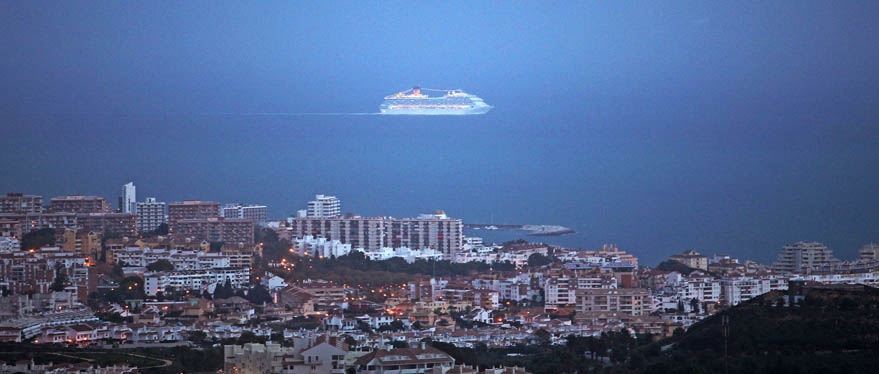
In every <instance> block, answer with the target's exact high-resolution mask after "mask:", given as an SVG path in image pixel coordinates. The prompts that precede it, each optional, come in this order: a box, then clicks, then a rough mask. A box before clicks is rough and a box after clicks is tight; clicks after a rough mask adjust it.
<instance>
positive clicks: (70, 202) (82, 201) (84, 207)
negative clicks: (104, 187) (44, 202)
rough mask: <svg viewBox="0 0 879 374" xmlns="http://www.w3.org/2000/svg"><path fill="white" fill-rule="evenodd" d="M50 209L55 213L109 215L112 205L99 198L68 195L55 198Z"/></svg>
mask: <svg viewBox="0 0 879 374" xmlns="http://www.w3.org/2000/svg"><path fill="white" fill-rule="evenodd" d="M49 208H50V209H51V210H52V211H54V212H67V213H109V212H110V203H109V202H107V199H105V198H103V197H99V196H82V195H68V196H59V197H53V198H52V199H51V200H50V205H49Z"/></svg>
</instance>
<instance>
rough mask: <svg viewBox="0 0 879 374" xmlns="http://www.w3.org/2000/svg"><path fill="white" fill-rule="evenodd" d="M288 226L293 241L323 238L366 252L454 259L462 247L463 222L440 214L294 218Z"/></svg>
mask: <svg viewBox="0 0 879 374" xmlns="http://www.w3.org/2000/svg"><path fill="white" fill-rule="evenodd" d="M289 224H290V226H291V230H292V232H293V236H295V237H297V238H304V237H305V236H307V235H311V236H314V237H324V238H326V239H327V240H338V241H340V242H342V243H343V244H351V247H352V248H363V249H366V250H369V251H375V250H378V249H380V248H383V247H390V248H399V247H407V248H410V249H415V250H421V249H433V250H436V251H438V252H441V253H442V254H443V255H445V256H446V258H455V255H456V254H457V253H458V252H460V251H461V250H462V248H463V246H464V241H463V223H462V222H461V220H460V219H455V218H449V217H448V216H446V214H445V213H443V212H442V211H438V212H436V213H434V214H422V215H420V216H419V217H418V218H393V217H374V218H363V217H356V216H355V217H331V218H307V217H305V218H303V217H296V218H292V219H290V220H289Z"/></svg>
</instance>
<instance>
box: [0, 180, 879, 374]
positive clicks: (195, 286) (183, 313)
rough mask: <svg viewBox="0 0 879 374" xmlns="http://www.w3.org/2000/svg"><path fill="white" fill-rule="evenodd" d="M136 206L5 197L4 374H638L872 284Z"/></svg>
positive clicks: (395, 221)
mask: <svg viewBox="0 0 879 374" xmlns="http://www.w3.org/2000/svg"><path fill="white" fill-rule="evenodd" d="M135 191H136V190H135V185H134V184H133V183H127V184H125V185H123V186H122V189H121V194H120V196H119V197H118V203H117V204H115V205H116V208H113V207H112V205H113V204H111V203H110V201H109V200H108V199H107V198H105V197H100V196H86V195H70V196H58V197H52V198H50V199H48V201H47V200H46V199H45V198H44V197H43V196H37V195H28V194H22V193H8V194H6V196H2V197H0V289H2V298H0V342H2V344H4V349H2V351H4V352H9V353H0V357H2V358H3V361H2V363H0V373H18V372H21V373H59V374H60V373H74V372H75V373H104V374H111V373H135V372H146V373H150V372H179V371H187V372H199V371H200V372H224V373H239V374H244V373H291V374H383V373H389V372H393V373H401V374H464V373H468V374H476V373H485V374H524V373H535V372H537V371H539V372H540V373H543V372H548V371H545V370H544V369H539V370H535V368H536V367H538V366H536V365H535V361H534V360H535V359H534V357H539V356H535V355H536V354H537V353H534V352H531V351H529V349H532V348H527V347H549V348H546V349H549V350H550V351H551V350H552V349H556V348H553V347H569V348H570V349H575V348H572V347H580V346H582V347H587V346H588V348H583V351H582V352H586V353H585V354H586V356H583V357H587V356H588V359H589V360H591V361H589V362H595V363H598V364H601V365H611V366H612V365H615V364H621V363H627V364H626V365H635V361H637V360H639V358H638V356H637V355H633V352H634V351H633V350H632V348H625V350H621V349H622V348H619V347H620V346H623V347H629V346H632V347H634V346H639V345H643V344H649V343H650V342H657V341H662V339H667V338H673V337H676V336H682V334H684V333H686V332H687V331H688V330H689V329H690V328H691V327H693V326H694V325H697V324H698V323H699V322H700V321H703V320H706V319H707V318H710V317H712V316H713V315H718V314H723V313H725V311H727V310H730V309H731V308H734V307H736V306H737V305H740V304H743V303H746V302H748V301H749V300H752V299H757V298H758V297H761V295H767V294H778V293H780V292H787V291H789V289H793V288H796V290H797V292H799V293H798V295H803V293H802V292H803V291H802V290H803V289H808V287H836V286H838V287H851V286H853V285H859V286H870V287H875V286H876V284H877V282H879V245H876V244H866V245H865V246H864V247H863V249H861V251H860V253H859V258H857V259H852V260H840V259H838V258H836V257H835V256H834V254H833V251H832V250H831V249H830V248H828V247H826V246H825V245H823V244H821V243H816V242H805V241H804V242H797V243H789V244H787V245H783V246H782V247H781V248H780V249H779V252H778V255H777V260H776V261H775V262H774V263H772V264H760V263H757V262H754V261H750V260H748V259H737V258H733V257H731V256H729V255H724V254H716V253H702V252H700V251H699V250H698V249H681V250H680V251H679V253H669V256H668V259H667V260H665V261H663V262H661V263H660V264H658V265H657V266H645V265H644V264H639V261H638V257H637V255H636V253H637V249H621V248H618V247H617V246H615V245H613V244H606V245H603V246H602V247H601V248H564V247H560V246H556V245H548V244H543V243H536V242H526V241H522V240H520V241H513V242H506V243H487V242H483V240H482V239H481V238H478V237H470V236H465V235H464V231H463V225H464V224H463V222H462V220H461V219H457V218H453V217H450V216H449V215H447V214H446V213H445V212H443V211H435V212H430V213H425V214H418V215H415V216H413V217H406V218H398V217H390V216H379V217H361V216H358V215H354V214H343V213H342V210H341V201H340V199H338V198H337V197H335V196H328V195H317V196H315V199H314V200H313V201H309V202H307V203H305V204H303V205H302V206H303V209H302V210H299V211H297V212H296V213H295V214H294V215H293V216H291V217H284V218H282V219H277V218H270V217H268V216H267V211H268V209H267V207H266V206H265V205H260V204H249V203H247V204H245V203H238V202H234V203H222V204H221V203H219V202H213V201H202V200H182V201H175V202H163V201H159V199H156V198H153V197H149V198H146V199H143V200H138V199H137V195H136V192H135ZM675 252H678V251H675ZM792 297H793V296H792ZM761 302H762V301H761ZM791 302H793V298H792V299H790V300H788V301H786V303H787V304H785V305H790V304H791ZM584 339H585V340H584ZM23 347H26V348H23ZM558 349H561V348H558ZM529 357H532V358H529ZM540 370H544V371H540Z"/></svg>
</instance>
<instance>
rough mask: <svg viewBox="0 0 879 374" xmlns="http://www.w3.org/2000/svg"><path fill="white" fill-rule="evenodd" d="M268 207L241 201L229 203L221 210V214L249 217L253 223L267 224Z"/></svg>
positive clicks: (236, 217) (235, 217)
mask: <svg viewBox="0 0 879 374" xmlns="http://www.w3.org/2000/svg"><path fill="white" fill-rule="evenodd" d="M268 209H269V208H268V207H267V206H265V205H245V204H240V203H234V204H227V205H226V206H224V207H223V209H221V210H220V215H221V216H223V217H226V218H234V219H249V220H251V221H253V223H255V224H258V225H260V226H265V224H266V219H267V218H266V217H267V214H268Z"/></svg>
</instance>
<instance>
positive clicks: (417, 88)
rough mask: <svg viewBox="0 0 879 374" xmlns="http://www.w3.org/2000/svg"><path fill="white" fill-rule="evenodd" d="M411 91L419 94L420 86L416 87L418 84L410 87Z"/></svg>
mask: <svg viewBox="0 0 879 374" xmlns="http://www.w3.org/2000/svg"><path fill="white" fill-rule="evenodd" d="M412 93H413V94H415V95H421V87H418V86H415V87H412Z"/></svg>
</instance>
